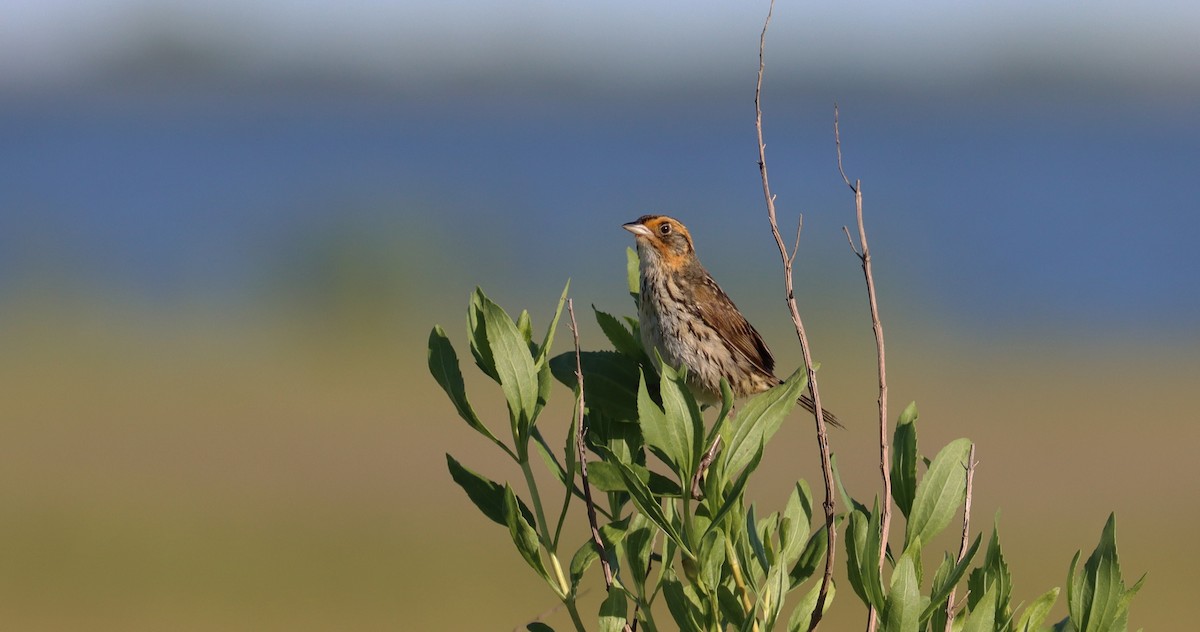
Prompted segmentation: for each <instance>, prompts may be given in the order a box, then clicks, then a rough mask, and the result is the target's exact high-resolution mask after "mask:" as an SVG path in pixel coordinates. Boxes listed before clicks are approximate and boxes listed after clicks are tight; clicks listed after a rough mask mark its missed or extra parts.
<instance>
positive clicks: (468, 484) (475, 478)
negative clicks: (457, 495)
mask: <svg viewBox="0 0 1200 632" xmlns="http://www.w3.org/2000/svg"><path fill="white" fill-rule="evenodd" d="M446 467H447V468H449V469H450V477H451V478H453V479H454V482H455V483H458V486H459V487H461V488H463V491H465V492H467V497H469V498H470V499H471V502H473V503H475V506H476V507H479V510H480V511H482V512H483V515H485V516H487V517H488V519H490V520H491V521H492V522H495V523H496V524H498V525H501V526H505V525H507V524H508V522H507V520H505V517H504V487H503V486H501V485H500V484H499V483H496V482H493V481H491V480H488V479H487V478H485V477H483V476H480V475H479V474H476V473H475V472H472V471H471V470H469V469H467V468H465V467H463V465H462V464H461V463H459V462H458V461H456V460H455V459H454V457H452V456H450V455H449V454H447V455H446ZM517 504H518V506H519V507H520V510H521V515H522V516H524V517H525V520H526V521H527V522H529V524H534V520H533V512H531V511H529V507H526V506H525V503H523V502H521V501H520V499H517Z"/></svg>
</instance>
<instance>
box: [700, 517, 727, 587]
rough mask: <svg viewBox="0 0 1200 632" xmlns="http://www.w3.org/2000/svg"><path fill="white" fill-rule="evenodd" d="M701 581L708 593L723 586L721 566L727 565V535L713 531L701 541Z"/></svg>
mask: <svg viewBox="0 0 1200 632" xmlns="http://www.w3.org/2000/svg"><path fill="white" fill-rule="evenodd" d="M697 561H698V562H699V568H700V581H701V582H702V583H703V584H704V587H705V588H706V590H707V591H708V592H715V591H716V589H717V586H720V585H721V565H722V564H724V563H725V533H724V532H722V531H721V529H720V528H717V529H712V530H710V531H709V532H708V533H705V534H704V537H703V538H701V539H700V553H699V559H698V560H697Z"/></svg>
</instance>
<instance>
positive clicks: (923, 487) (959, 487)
mask: <svg viewBox="0 0 1200 632" xmlns="http://www.w3.org/2000/svg"><path fill="white" fill-rule="evenodd" d="M970 448H971V442H970V441H968V440H967V439H956V440H954V441H951V442H950V443H949V444H948V445H947V446H946V447H944V448H942V450H941V451H940V452H938V454H937V456H936V457H934V459H933V461H932V463H930V465H929V471H927V472H926V473H925V476H924V478H922V479H921V482H920V484H919V485H917V495H916V497H915V498H914V499H913V506H912V513H911V515H910V516H909V519H908V530H907V532H906V533H905V538H904V542H905V548H908V543H909V542H911V541H912V539H913V538H914V537H920V538H921V541H922V542H929V541H931V540H933V538H934V536H936V535H937V534H938V533H939V532H941V530H942V529H945V528H946V525H948V524H950V521H951V520H952V519H953V518H954V515H955V513H956V512H957V510H958V507H959V506H960V505H962V503H963V500H964V499H965V498H966V483H967V470H966V461H967V453H968V452H969V450H970Z"/></svg>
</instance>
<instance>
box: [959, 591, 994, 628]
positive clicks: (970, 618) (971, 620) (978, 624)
mask: <svg viewBox="0 0 1200 632" xmlns="http://www.w3.org/2000/svg"><path fill="white" fill-rule="evenodd" d="M995 629H996V585H995V584H993V585H992V587H991V588H989V589H988V591H987V593H985V594H984V595H983V598H981V599H980V600H979V603H978V604H976V606H975V608H974V609H973V610H971V613H970V614H969V615H967V620H966V623H964V624H963V627H962V632H993V630H995Z"/></svg>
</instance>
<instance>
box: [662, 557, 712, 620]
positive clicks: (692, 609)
mask: <svg viewBox="0 0 1200 632" xmlns="http://www.w3.org/2000/svg"><path fill="white" fill-rule="evenodd" d="M662 591H663V598H664V599H666V600H667V609H668V610H669V611H670V612H671V618H673V619H674V620H675V624H676V625H678V626H679V630H680V632H700V631H701V630H702V627H701V625H700V621H701V618H702V616H703V615H702V612H703V609H702V608H701V606H700V604H699V602H698V601H696V600H695V599H694V597H693V595H691V594H689V593H688V592H687V591H686V590H684V587H683V583H682V582H680V581H679V577H678V576H676V575H675V571H673V570H671V569H670V568H666V569H665V570H664V571H663V578H662Z"/></svg>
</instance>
